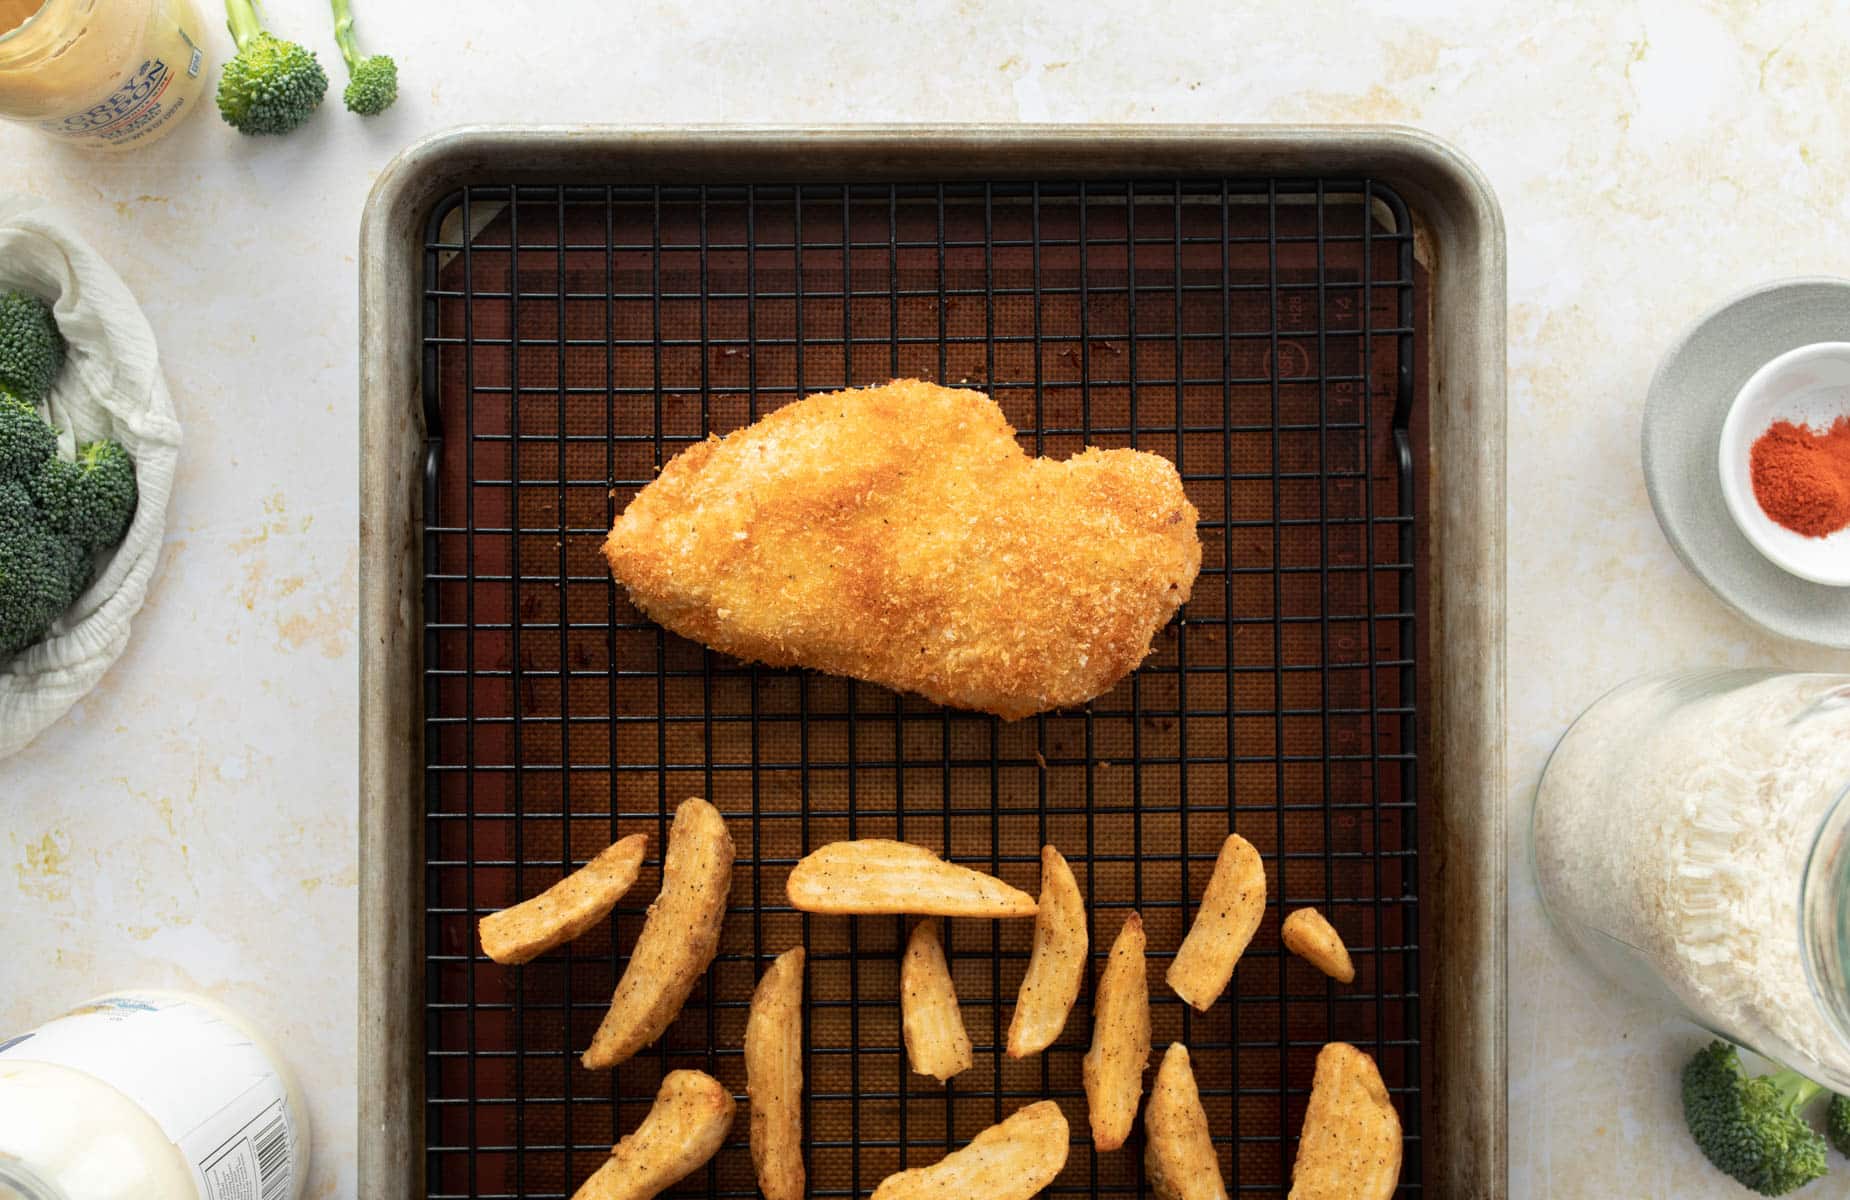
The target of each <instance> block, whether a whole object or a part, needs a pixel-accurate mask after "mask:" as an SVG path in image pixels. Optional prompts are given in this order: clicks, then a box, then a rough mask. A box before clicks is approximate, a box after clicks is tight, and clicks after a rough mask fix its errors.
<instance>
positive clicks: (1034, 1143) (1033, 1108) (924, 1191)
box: [874, 1100, 1067, 1200]
mask: <svg viewBox="0 0 1850 1200" xmlns="http://www.w3.org/2000/svg"><path fill="white" fill-rule="evenodd" d="M1066 1151H1067V1128H1066V1114H1064V1113H1062V1112H1061V1111H1060V1106H1059V1105H1058V1104H1055V1103H1054V1102H1053V1101H1052V1100H1039V1101H1036V1102H1035V1103H1033V1104H1030V1105H1028V1106H1026V1107H1025V1108H1018V1109H1016V1110H1015V1111H1014V1112H1013V1113H1011V1114H1009V1116H1008V1118H1007V1119H1005V1120H1003V1121H1001V1122H999V1123H997V1124H995V1125H991V1126H990V1127H989V1128H988V1129H985V1130H984V1131H983V1132H981V1133H979V1134H977V1135H976V1138H975V1140H973V1141H972V1142H971V1143H970V1144H969V1145H968V1146H965V1147H964V1148H963V1149H962V1150H954V1151H952V1152H951V1153H949V1154H947V1155H945V1156H944V1157H943V1158H941V1159H939V1160H938V1161H937V1162H935V1163H933V1164H932V1165H931V1166H929V1167H914V1168H912V1169H911V1170H909V1171H899V1172H896V1173H895V1174H892V1175H888V1176H887V1177H886V1178H885V1179H883V1180H881V1181H880V1186H879V1187H877V1188H875V1189H874V1200H979V1198H980V1200H1028V1197H1030V1196H1032V1195H1034V1194H1035V1193H1036V1192H1039V1191H1040V1190H1041V1189H1042V1188H1044V1187H1046V1186H1047V1185H1048V1184H1050V1183H1052V1182H1053V1181H1054V1177H1055V1176H1057V1175H1058V1174H1059V1173H1060V1169H1061V1168H1062V1167H1064V1166H1066Z"/></svg>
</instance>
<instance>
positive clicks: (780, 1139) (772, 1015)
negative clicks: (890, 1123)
mask: <svg viewBox="0 0 1850 1200" xmlns="http://www.w3.org/2000/svg"><path fill="white" fill-rule="evenodd" d="M745 1095H746V1096H747V1098H749V1099H750V1100H751V1102H752V1167H753V1168H754V1169H755V1170H756V1171H757V1172H758V1190H759V1191H761V1192H763V1193H764V1200H803V1182H804V1179H803V947H801V946H792V947H791V948H790V949H788V950H786V951H784V952H783V953H782V954H780V955H778V956H777V961H775V962H773V963H772V964H771V966H770V969H769V970H767V971H765V973H764V978H762V979H760V980H759V981H758V987H757V989H756V990H755V991H753V992H752V1007H751V1015H749V1016H748V1017H746V1019H745Z"/></svg>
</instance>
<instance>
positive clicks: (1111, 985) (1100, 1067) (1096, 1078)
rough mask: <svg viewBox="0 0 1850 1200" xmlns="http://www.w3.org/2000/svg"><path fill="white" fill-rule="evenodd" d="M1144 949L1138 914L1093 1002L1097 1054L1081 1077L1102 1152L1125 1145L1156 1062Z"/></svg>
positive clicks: (1115, 946) (1089, 1055) (1115, 948)
mask: <svg viewBox="0 0 1850 1200" xmlns="http://www.w3.org/2000/svg"><path fill="white" fill-rule="evenodd" d="M1143 948H1144V937H1143V918H1142V917H1141V916H1139V915H1138V914H1137V913H1132V914H1131V915H1130V916H1128V917H1126V918H1124V928H1122V929H1120V930H1118V938H1117V940H1116V941H1114V942H1113V943H1112V944H1111V956H1110V957H1109V958H1107V959H1106V960H1105V970H1104V973H1103V974H1101V975H1100V976H1099V977H1098V991H1097V992H1096V993H1094V994H1093V997H1092V1012H1093V1014H1094V1015H1093V1020H1092V1048H1091V1049H1090V1050H1088V1051H1086V1057H1085V1061H1084V1062H1083V1063H1082V1064H1081V1072H1080V1073H1081V1075H1082V1076H1083V1077H1084V1080H1085V1085H1086V1112H1087V1118H1088V1120H1089V1121H1090V1123H1091V1126H1092V1144H1093V1145H1094V1146H1096V1147H1098V1148H1099V1149H1100V1150H1116V1149H1117V1148H1118V1147H1119V1146H1122V1145H1123V1144H1124V1139H1126V1138H1128V1137H1129V1136H1130V1135H1131V1123H1132V1122H1133V1121H1135V1120H1136V1119H1137V1101H1138V1100H1139V1099H1141V1098H1142V1096H1143V1069H1144V1067H1145V1066H1147V1065H1149V1062H1150V980H1149V977H1148V976H1147V975H1146V974H1145V972H1144V965H1143Z"/></svg>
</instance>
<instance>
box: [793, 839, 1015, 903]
mask: <svg viewBox="0 0 1850 1200" xmlns="http://www.w3.org/2000/svg"><path fill="white" fill-rule="evenodd" d="M785 891H786V892H787V893H788V894H789V897H790V903H791V904H793V905H795V906H796V907H797V908H800V909H802V910H803V911H804V912H813V913H852V914H856V915H860V916H868V915H872V914H877V913H918V914H921V915H924V916H932V917H1031V916H1033V915H1034V914H1035V911H1036V909H1037V905H1036V904H1035V903H1034V897H1033V896H1030V895H1028V893H1026V892H1023V891H1019V890H1017V889H1015V888H1012V887H1010V886H1009V885H1008V884H1006V883H1003V882H1002V881H1001V880H1000V879H997V878H995V877H994V876H993V875H985V874H983V873H982V872H981V871H972V870H971V869H970V868H969V867H960V866H957V865H956V864H955V863H947V862H945V861H944V860H943V859H942V858H939V857H938V856H937V855H936V854H934V853H932V852H931V851H930V850H927V849H925V847H923V846H914V845H911V844H909V843H907V842H894V841H888V840H887V839H885V838H868V839H865V840H862V841H858V842H830V843H829V844H828V845H826V846H823V847H822V848H821V849H819V850H816V851H815V852H814V853H812V854H809V855H808V856H806V857H805V858H804V859H803V861H801V862H799V863H798V864H797V865H796V866H795V867H794V868H793V869H792V870H791V872H790V879H789V881H788V882H787V883H786V884H785Z"/></svg>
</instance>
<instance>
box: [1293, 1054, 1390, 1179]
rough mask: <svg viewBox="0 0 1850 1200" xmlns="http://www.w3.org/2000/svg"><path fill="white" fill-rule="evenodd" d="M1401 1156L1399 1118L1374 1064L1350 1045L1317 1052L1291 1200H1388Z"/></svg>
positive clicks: (1295, 1166) (1299, 1139) (1294, 1172)
mask: <svg viewBox="0 0 1850 1200" xmlns="http://www.w3.org/2000/svg"><path fill="white" fill-rule="evenodd" d="M1400 1154H1401V1141H1400V1114H1399V1113H1397V1112H1395V1111H1394V1102H1393V1100H1392V1099H1391V1098H1390V1097H1389V1096H1388V1090H1387V1085H1386V1084H1385V1083H1383V1082H1382V1081H1381V1072H1380V1071H1378V1070H1376V1069H1375V1060H1374V1059H1372V1058H1370V1057H1368V1055H1366V1054H1364V1053H1362V1052H1361V1051H1360V1050H1357V1049H1356V1048H1355V1047H1354V1046H1351V1045H1349V1044H1348V1043H1347V1042H1331V1043H1330V1044H1329V1045H1327V1046H1325V1047H1324V1048H1323V1049H1322V1050H1320V1051H1318V1052H1317V1073H1316V1075H1315V1076H1314V1077H1313V1079H1312V1080H1311V1085H1310V1104H1309V1106H1308V1107H1307V1108H1306V1109H1305V1110H1304V1129H1303V1132H1302V1133H1300V1134H1299V1135H1298V1157H1297V1161H1296V1162H1295V1163H1294V1164H1292V1167H1291V1197H1290V1200H1388V1198H1389V1197H1390V1196H1392V1195H1393V1194H1394V1188H1395V1187H1396V1186H1397V1185H1398V1184H1399V1183H1400Z"/></svg>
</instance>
